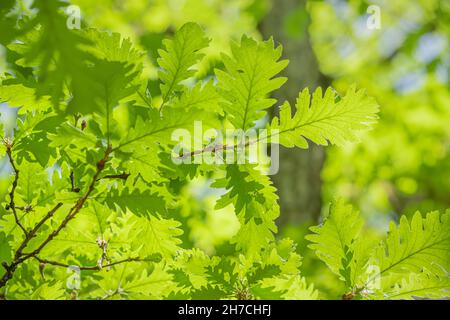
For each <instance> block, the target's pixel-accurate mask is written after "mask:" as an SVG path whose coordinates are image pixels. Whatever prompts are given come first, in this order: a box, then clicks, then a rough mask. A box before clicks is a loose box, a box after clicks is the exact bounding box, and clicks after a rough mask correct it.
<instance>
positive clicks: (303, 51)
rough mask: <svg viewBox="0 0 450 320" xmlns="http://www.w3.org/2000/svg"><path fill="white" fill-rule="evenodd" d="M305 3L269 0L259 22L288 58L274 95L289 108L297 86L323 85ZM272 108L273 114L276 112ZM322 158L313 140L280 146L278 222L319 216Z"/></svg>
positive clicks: (299, 88)
mask: <svg viewBox="0 0 450 320" xmlns="http://www.w3.org/2000/svg"><path fill="white" fill-rule="evenodd" d="M305 3H306V1H298V0H297V1H295V0H277V1H273V4H272V8H271V10H270V11H269V13H268V14H267V16H266V17H265V18H264V20H263V21H262V23H261V26H260V30H261V32H262V34H263V36H264V38H265V39H267V38H269V37H270V36H273V38H274V40H275V41H276V43H281V44H282V45H283V57H284V58H286V59H289V60H290V63H289V65H288V67H287V68H286V69H285V71H284V76H286V77H288V81H287V83H286V84H285V85H284V86H283V87H282V88H281V89H280V90H278V91H277V93H276V94H275V96H274V97H275V98H277V99H278V100H279V104H280V105H281V103H282V102H283V101H284V100H288V101H289V102H290V103H291V105H292V107H293V108H294V104H295V100H296V98H297V97H298V93H299V91H300V90H301V89H303V88H305V87H309V88H310V91H311V90H313V89H315V88H316V87H317V86H325V85H326V82H327V79H326V78H325V77H324V76H323V75H322V74H321V73H320V71H319V67H318V63H317V60H316V57H315V55H314V52H313V50H312V47H311V43H310V38H309V35H308V21H309V16H308V15H307V13H306V11H305ZM293 16H295V17H296V18H294V17H293ZM290 17H293V18H292V19H290ZM286 18H287V19H288V20H286ZM289 20H291V21H292V23H291V24H290V26H291V27H290V28H289V29H290V31H287V30H285V29H286V28H285V25H286V21H289ZM297 23H298V24H297ZM287 24H289V23H287ZM292 28H294V29H293V30H292ZM293 33H294V34H293ZM276 109H277V110H275V111H274V114H273V116H274V115H278V108H276ZM324 158H325V153H324V150H323V148H322V147H318V146H316V145H313V144H310V148H309V149H307V150H299V149H298V148H296V149H286V148H280V166H279V167H280V169H279V172H278V174H276V175H274V176H273V181H274V184H275V186H276V187H277V189H278V194H279V196H280V208H281V216H280V219H279V220H278V224H279V226H283V225H285V224H299V223H303V222H306V221H317V220H318V219H319V217H320V210H321V204H322V199H321V185H322V183H321V178H320V172H321V169H322V166H323V162H324Z"/></svg>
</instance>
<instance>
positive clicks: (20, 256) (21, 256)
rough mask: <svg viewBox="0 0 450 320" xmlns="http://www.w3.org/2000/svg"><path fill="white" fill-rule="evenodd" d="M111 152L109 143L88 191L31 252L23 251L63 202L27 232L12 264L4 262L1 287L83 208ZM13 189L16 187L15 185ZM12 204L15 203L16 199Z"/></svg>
mask: <svg viewBox="0 0 450 320" xmlns="http://www.w3.org/2000/svg"><path fill="white" fill-rule="evenodd" d="M5 145H6V144H5ZM7 150H8V149H7ZM111 152H112V147H111V146H110V145H109V146H108V147H107V148H106V150H105V153H104V155H103V158H102V159H100V160H99V161H98V162H97V170H96V172H95V174H94V176H93V178H92V181H91V183H90V184H89V187H88V189H87V191H86V192H85V193H84V195H83V196H82V197H81V198H79V199H78V201H77V202H76V203H75V205H74V206H73V207H72V208H71V209H70V210H69V212H68V214H67V216H66V217H65V218H64V219H63V221H62V222H61V223H60V224H59V226H58V227H57V228H56V229H55V230H53V231H52V232H51V233H50V234H49V235H48V237H47V238H46V239H45V240H44V241H43V242H42V243H41V244H40V245H39V246H38V247H37V248H36V249H35V250H33V251H32V252H29V253H23V252H22V251H23V249H24V248H25V247H26V246H27V244H28V243H29V241H30V240H31V239H32V238H33V237H34V235H35V234H36V232H37V231H38V230H39V228H40V227H41V226H42V225H43V224H44V223H45V221H47V220H48V219H50V218H51V217H52V216H53V214H54V213H55V212H56V210H58V208H59V207H61V206H62V204H60V203H58V204H57V205H56V206H55V207H54V208H53V209H52V210H50V211H49V213H48V214H47V215H46V216H45V217H44V218H43V219H42V220H41V221H40V222H38V224H37V225H36V226H35V227H34V228H33V229H32V230H31V231H30V233H28V232H26V233H25V239H24V241H23V242H22V244H21V245H20V246H19V248H18V249H17V250H16V253H15V256H14V260H13V261H12V262H11V263H10V264H8V263H6V262H3V263H2V266H3V267H4V268H5V270H6V273H5V274H4V275H3V276H2V277H1V278H0V288H1V287H3V286H5V285H6V283H7V282H8V281H9V280H10V279H11V278H12V276H13V274H14V272H15V271H16V269H17V266H18V265H20V264H21V263H23V262H24V261H26V260H28V259H30V258H32V257H36V256H37V255H38V254H39V253H40V252H41V251H42V249H43V248H44V247H45V246H46V245H47V244H48V243H49V242H50V241H52V240H53V238H55V237H56V236H57V235H58V234H59V233H60V232H61V230H62V229H64V228H65V227H66V225H67V224H68V223H69V221H70V220H72V219H73V218H74V217H75V216H76V214H77V213H78V212H79V211H80V210H81V208H82V207H83V205H84V203H85V202H86V200H87V199H88V198H89V196H90V194H91V193H92V192H93V191H94V189H95V183H96V182H97V179H98V177H99V175H100V174H101V172H102V171H103V169H104V167H105V164H106V162H107V161H108V158H109V155H110V154H111ZM11 159H12V157H11ZM15 181H16V179H15ZM16 185H17V181H16ZM13 189H15V187H14V186H13ZM13 199H14V198H13ZM12 204H13V205H14V201H13V203H12ZM14 210H15V208H14ZM16 222H17V221H16Z"/></svg>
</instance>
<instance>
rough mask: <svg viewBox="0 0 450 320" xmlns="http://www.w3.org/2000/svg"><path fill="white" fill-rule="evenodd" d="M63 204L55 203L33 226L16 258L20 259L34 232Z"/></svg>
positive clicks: (17, 251)
mask: <svg viewBox="0 0 450 320" xmlns="http://www.w3.org/2000/svg"><path fill="white" fill-rule="evenodd" d="M62 205H63V204H62V203H61V202H59V203H57V204H56V206H54V207H53V209H51V210H50V211H49V212H48V213H47V214H46V215H45V216H44V217H43V218H42V219H41V220H40V221H39V222H38V223H37V224H36V225H35V226H34V228H33V229H32V230H31V231H30V232H29V233H28V236H27V237H26V238H25V240H24V241H23V242H22V244H21V245H20V247H19V248H18V249H17V250H16V256H17V257H20V256H21V255H22V251H23V249H25V247H26V246H27V245H28V243H29V242H30V240H31V239H33V238H34V237H35V235H36V232H37V231H38V230H39V229H40V228H41V226H42V225H43V224H44V223H45V222H46V221H47V220H48V219H50V218H51V217H53V215H54V214H55V212H56V211H57V210H58V209H59V208H60V207H61V206H62Z"/></svg>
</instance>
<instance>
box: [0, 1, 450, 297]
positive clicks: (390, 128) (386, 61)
mask: <svg viewBox="0 0 450 320" xmlns="http://www.w3.org/2000/svg"><path fill="white" fill-rule="evenodd" d="M19 2H20V3H21V5H22V6H23V8H25V9H26V8H27V7H29V4H30V1H19ZM70 2H71V3H73V4H76V5H78V6H79V7H80V8H81V14H82V19H83V24H84V25H87V26H92V27H96V28H99V29H103V30H110V31H113V32H119V33H121V34H122V35H123V36H125V37H129V38H130V39H131V40H132V41H133V43H134V44H135V45H136V46H137V47H139V48H140V49H143V50H146V51H147V52H148V55H147V57H146V61H145V75H146V77H147V78H148V79H149V81H148V89H149V90H150V91H151V92H152V96H157V95H158V86H157V85H156V76H157V70H156V68H155V63H156V58H157V49H158V48H160V47H161V42H162V39H163V38H164V37H167V36H168V35H170V34H172V33H173V32H174V30H176V29H177V28H178V27H179V26H181V25H182V24H183V23H185V22H187V21H195V22H197V23H199V24H201V25H202V26H203V28H204V29H205V31H206V32H207V34H208V36H209V37H210V38H211V39H212V42H211V46H210V48H209V49H208V52H207V59H206V62H204V63H203V65H202V66H201V68H200V76H201V77H207V76H209V75H212V73H213V69H214V67H216V66H217V63H218V62H217V61H218V57H219V55H220V52H227V51H228V50H229V42H230V40H232V39H239V38H240V37H241V35H242V34H248V35H251V36H253V37H255V38H258V39H263V38H264V39H265V38H269V37H270V36H273V37H274V39H275V41H276V42H277V43H281V44H282V45H283V47H284V56H285V58H287V59H289V60H290V61H291V62H290V64H289V67H288V68H287V70H286V71H285V74H286V75H287V76H288V77H289V81H288V83H287V84H286V85H285V86H284V87H283V89H282V90H280V91H279V92H278V93H277V96H276V98H278V99H279V105H281V103H282V101H283V100H290V101H291V102H292V101H294V99H295V98H296V96H297V94H298V91H299V89H302V88H303V87H307V86H308V87H310V88H315V87H317V86H322V87H325V86H332V87H334V88H335V89H336V90H337V92H344V91H345V90H346V88H347V87H348V86H349V85H351V84H352V83H356V84H357V86H358V87H362V88H366V89H367V92H368V94H369V95H372V96H374V97H375V98H376V99H377V101H378V103H379V104H380V105H381V113H380V121H379V123H378V124H377V125H376V127H375V129H374V130H372V131H370V132H368V133H366V134H365V135H364V136H362V137H361V140H362V142H361V143H358V144H349V145H346V146H344V147H340V148H335V147H331V148H326V150H325V149H323V148H321V147H314V148H311V149H309V150H302V151H299V150H294V151H292V150H282V152H281V160H280V167H281V170H280V172H279V173H278V174H277V175H276V176H274V177H273V179H274V182H275V184H276V186H277V188H278V189H279V194H280V206H281V217H280V219H279V220H278V225H279V226H280V230H281V231H280V234H279V236H280V237H281V236H289V237H291V238H293V239H295V240H296V241H297V242H298V250H299V252H301V253H302V255H303V256H304V262H303V263H304V267H303V269H304V270H305V273H306V274H305V275H306V276H311V277H314V278H315V282H316V285H317V286H318V287H320V288H321V289H322V290H321V291H322V292H324V294H326V295H330V296H333V294H334V293H335V292H340V288H339V287H338V286H339V284H338V283H337V281H335V280H333V279H334V277H333V276H332V275H331V274H330V273H329V272H328V271H326V269H325V268H324V267H323V266H322V264H320V263H318V262H317V261H316V260H314V259H313V258H312V253H311V252H310V251H309V250H306V243H305V240H303V236H304V234H305V233H306V232H307V228H308V226H309V225H311V224H312V223H317V222H319V221H320V219H321V217H322V216H323V214H324V213H325V212H326V211H327V208H328V203H329V202H330V200H332V199H334V198H344V199H345V200H346V201H348V202H350V203H352V204H354V205H355V206H356V207H358V208H359V209H360V210H361V212H362V215H363V216H364V217H365V218H366V220H367V221H368V228H369V231H368V236H371V235H373V237H374V238H377V235H378V233H379V232H384V231H386V228H387V223H388V221H390V220H392V219H394V220H398V217H399V216H400V215H402V214H404V215H407V216H410V215H411V214H412V213H414V212H415V211H416V210H420V211H421V212H422V213H426V212H428V211H432V210H444V209H447V208H449V207H450V152H449V150H450V90H449V66H450V50H449V49H450V48H449V46H450V44H449V36H450V2H449V1H444V0H442V1H439V0H418V1H407V0H396V1H387V0H384V1H383V0H380V1H360V0H355V1H343V0H327V1H300V0H297V1H295V0H272V1H271V0H127V1H119V0H97V1H91V0H72V1H70ZM370 5H376V6H378V8H379V10H380V26H379V27H380V28H375V29H371V28H369V27H368V20H370V19H371V17H372V18H373V13H368V11H367V9H368V8H369V6H370ZM0 57H1V59H0V73H2V72H4V71H7V70H8V60H9V59H10V57H7V56H6V51H5V50H4V48H0ZM15 112H16V111H15V110H14V109H9V108H7V107H5V106H2V107H1V118H2V122H3V123H4V124H5V127H6V130H12V128H13V127H14V125H15ZM275 113H276V112H275ZM0 165H1V167H2V171H5V170H7V163H6V162H5V161H3V162H2V163H1V164H0ZM208 186H209V182H208V181H207V179H204V178H203V179H197V180H195V181H193V182H192V183H191V184H189V185H188V186H186V187H185V188H184V189H183V190H182V191H181V192H183V193H184V194H185V195H186V197H185V198H184V199H185V203H184V204H183V210H181V213H180V214H181V216H182V217H180V220H181V221H183V222H184V223H183V224H184V225H185V226H186V228H188V230H187V232H186V233H185V235H184V236H183V237H184V239H183V240H184V241H186V243H190V244H192V245H193V246H196V247H200V248H202V249H204V250H205V251H207V252H214V251H215V250H217V248H218V247H220V244H221V243H222V242H223V241H224V240H225V239H228V238H229V237H230V235H232V234H233V233H234V232H235V230H236V229H237V228H238V227H239V224H238V222H237V220H236V218H235V217H234V214H233V212H232V210H231V209H230V210H227V209H226V208H225V209H222V210H221V212H217V211H215V210H214V203H215V200H216V199H217V197H218V195H217V192H215V191H213V190H211V189H210V188H208ZM0 188H1V189H2V191H3V192H6V190H7V188H8V185H7V181H6V180H5V179H3V180H2V181H1V182H0Z"/></svg>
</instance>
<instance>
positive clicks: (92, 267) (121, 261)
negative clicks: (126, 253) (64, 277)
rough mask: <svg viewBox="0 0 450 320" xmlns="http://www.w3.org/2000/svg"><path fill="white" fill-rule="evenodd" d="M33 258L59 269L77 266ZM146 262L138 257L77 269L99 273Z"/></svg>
mask: <svg viewBox="0 0 450 320" xmlns="http://www.w3.org/2000/svg"><path fill="white" fill-rule="evenodd" d="M33 258H34V259H36V260H37V261H39V262H40V263H45V264H49V265H52V266H57V267H64V268H69V267H73V266H75V265H70V264H66V263H62V262H58V261H52V260H47V259H42V258H40V257H38V256H34V257H33ZM144 261H146V260H145V259H141V258H138V257H135V258H132V257H130V258H126V259H123V260H118V261H115V262H111V263H108V264H105V265H103V266H99V265H96V266H76V267H77V268H79V269H80V270H97V271H99V270H101V269H103V268H108V267H112V266H115V265H118V264H121V263H125V262H144Z"/></svg>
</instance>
